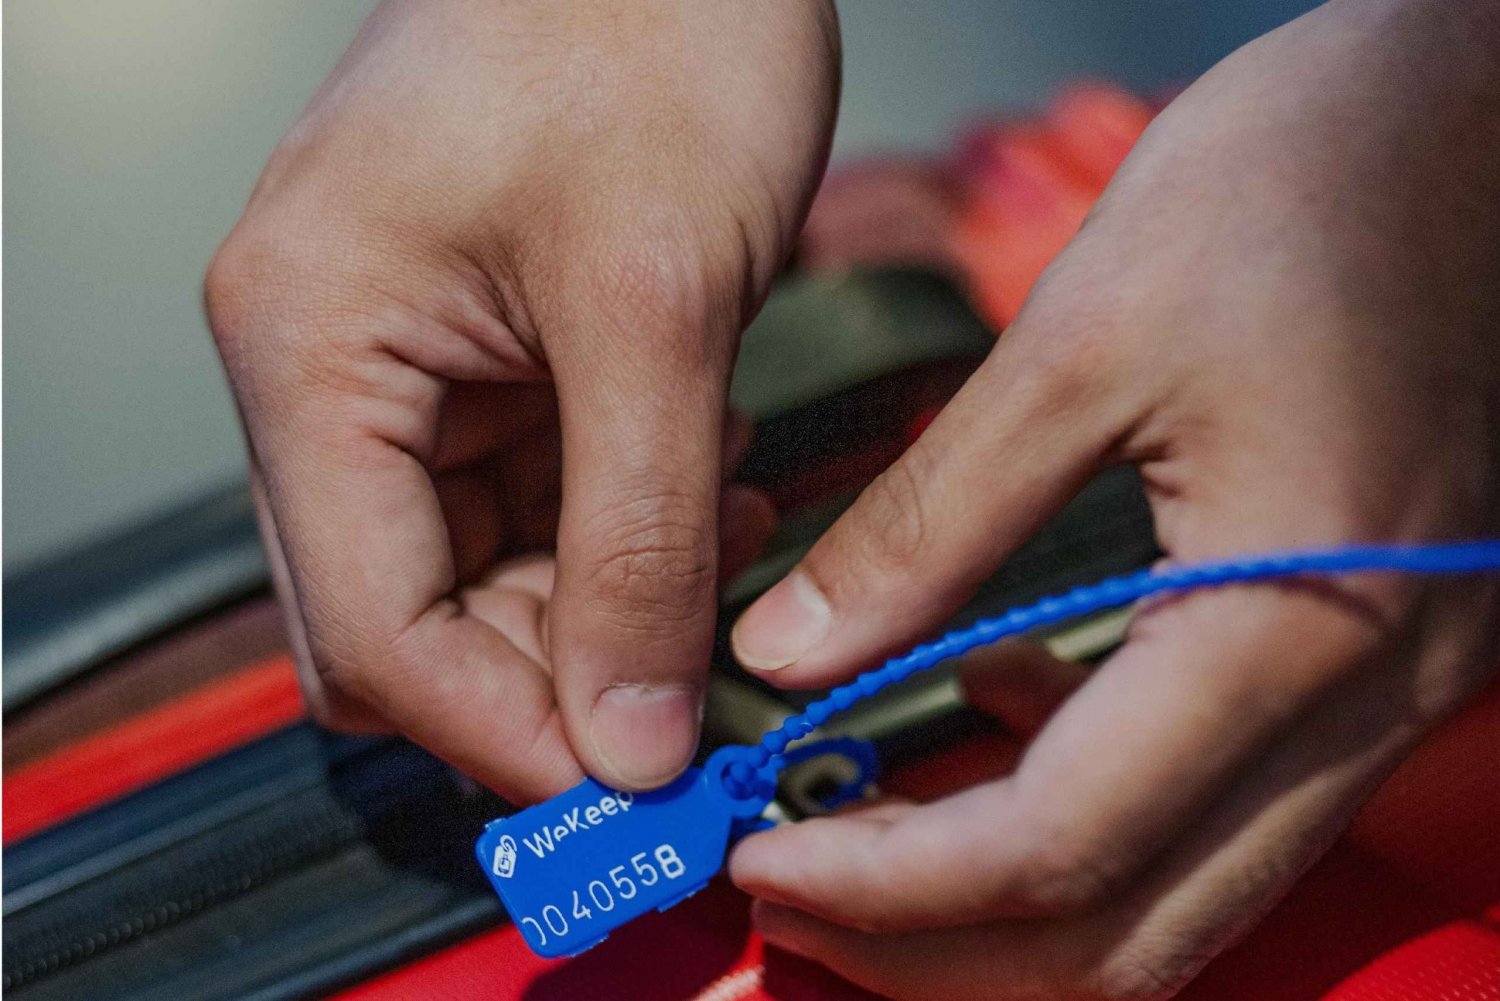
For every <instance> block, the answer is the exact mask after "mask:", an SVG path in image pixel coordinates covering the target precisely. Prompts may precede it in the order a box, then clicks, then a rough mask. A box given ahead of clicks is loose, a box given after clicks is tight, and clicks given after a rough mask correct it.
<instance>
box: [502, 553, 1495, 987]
mask: <svg viewBox="0 0 1500 1001" xmlns="http://www.w3.org/2000/svg"><path fill="white" fill-rule="evenodd" d="M1497 569H1500V541H1484V542H1458V543H1447V544H1439V545H1428V546H1407V545H1396V546H1343V547H1338V548H1334V549H1319V550H1303V551H1297V552H1287V553H1271V554H1266V555H1260V556H1249V557H1244V558H1240V559H1234V560H1226V561H1222V562H1216V563H1201V564H1194V565H1187V566H1167V567H1161V568H1156V569H1151V570H1142V571H1140V572H1139V573H1135V574H1130V575H1127V576H1124V577H1115V578H1111V579H1109V580H1106V581H1103V582H1101V583H1098V584H1093V585H1089V586H1086V587H1080V588H1075V589H1074V590H1072V591H1069V592H1067V593H1066V594H1062V595H1058V596H1056V597H1052V598H1043V599H1042V600H1041V601H1038V602H1036V603H1035V604H1032V605H1027V606H1023V607H1021V608H1015V609H1012V610H1011V611H1009V612H1006V613H1005V614H1004V615H1001V616H998V617H997V618H992V619H983V620H981V621H979V622H977V623H975V624H974V625H972V626H970V627H968V628H967V629H962V630H959V631H957V632H953V633H949V634H948V635H946V636H944V637H942V638H941V639H938V640H936V641H934V642H932V643H926V644H923V645H922V646H919V647H917V648H916V649H914V650H912V651H911V652H910V653H907V654H905V655H903V656H900V657H894V658H892V659H891V660H888V661H886V662H885V664H884V665H883V666H881V667H879V668H877V669H875V670H873V671H867V672H866V673H864V674H862V675H860V676H859V677H858V678H856V679H855V680H854V681H852V682H850V683H849V684H847V685H843V686H841V687H839V688H835V689H833V691H831V692H829V693H828V695H827V696H826V697H824V698H822V699H819V700H818V701H816V702H814V703H812V704H811V705H809V706H808V707H807V708H806V709H804V710H803V711H802V712H800V713H797V714H795V715H792V716H789V717H788V718H787V719H786V720H785V721H784V722H783V723H782V724H781V726H779V727H777V728H776V729H774V730H772V731H771V732H769V733H767V734H766V735H765V737H763V738H762V739H761V742H760V743H759V744H757V745H755V746H754V747H742V746H738V745H733V746H729V747H724V748H721V749H719V750H718V751H715V752H714V754H713V755H712V756H711V757H710V758H709V759H708V761H707V762H706V763H705V764H704V766H703V767H702V768H689V769H688V770H687V771H685V772H684V773H683V774H682V775H681V776H679V777H678V778H677V780H676V781H674V782H672V783H671V784H669V785H666V786H663V787H662V788H660V789H654V790H652V791H651V792H643V793H633V794H632V793H628V792H617V791H615V790H613V789H610V788H609V787H608V786H604V785H601V784H600V783H598V782H596V781H594V780H593V779H588V780H586V781H584V782H583V783H582V784H580V785H577V786H575V787H573V788H572V789H570V790H568V791H567V792H565V793H563V794H561V795H560V796H555V797H553V798H552V799H549V800H547V801H546V802H545V803H540V804H538V805H536V806H533V807H531V808H530V809H527V810H522V811H521V812H520V813H517V814H514V815H512V816H509V817H503V818H501V819H499V820H495V821H492V822H491V823H490V824H489V825H488V826H487V827H486V828H485V830H484V833H483V834H482V835H480V837H479V841H478V842H477V843H476V845H475V852H476V854H477V855H478V857H479V864H480V865H481V866H482V867H483V868H484V871H485V875H486V876H488V877H489V880H490V883H491V884H492V885H493V886H494V887H495V891H496V892H497V893H498V894H499V895H500V899H501V901H503V902H504V904H505V908H506V910H508V911H509V912H510V915H511V917H512V919H514V921H515V923H516V925H517V926H518V927H519V928H520V930H521V935H522V937H523V938H525V940H526V944H527V945H529V946H531V948H532V950H533V951H535V952H536V953H537V954H538V955H541V956H546V957H557V956H571V955H574V954H576V953H579V952H582V951H583V950H585V949H588V948H589V947H591V946H594V945H597V944H598V943H600V942H602V941H603V940H604V939H605V938H606V937H607V936H608V935H609V933H610V932H611V931H613V930H614V929H616V928H618V927H620V926H621V925H623V924H625V923H626V922H627V921H630V920H632V919H633V918H637V917H639V916H640V915H642V914H645V913H646V912H647V911H651V910H665V909H666V908H668V907H671V906H672V905H673V904H676V903H678V902H680V901H682V900H684V899H686V898H687V897H689V896H691V895H692V894H694V893H695V892H697V891H698V890H700V889H702V888H703V887H704V885H706V884H707V883H708V881H709V880H710V879H711V878H713V876H714V875H716V874H717V873H718V872H719V870H720V869H722V868H723V866H724V858H725V856H726V854H727V853H728V850H729V846H730V845H731V844H732V843H733V841H734V840H735V839H737V838H739V837H743V836H744V835H746V834H748V833H750V832H752V831H754V830H756V829H758V828H760V827H764V826H766V822H765V821H763V820H761V819H760V817H761V813H762V812H763V811H764V810H765V808H766V807H767V806H768V805H770V803H771V800H772V798H773V797H774V796H775V792H776V778H777V775H778V773H779V772H780V771H781V769H782V768H784V767H785V766H786V765H788V764H791V763H793V762H794V761H798V760H804V759H806V758H808V757H812V756H814V755H816V754H820V753H835V754H842V755H844V756H846V757H849V758H850V759H851V760H853V761H854V762H855V764H856V766H857V767H858V770H859V777H858V778H857V779H856V780H855V781H854V782H852V783H850V784H849V785H848V786H846V787H843V788H841V789H839V790H837V791H836V792H835V794H834V796H833V797H832V800H831V801H830V802H829V803H827V804H826V805H829V806H832V805H835V803H836V802H846V801H848V800H850V799H853V798H857V796H858V795H859V794H860V793H861V791H862V789H863V787H864V786H865V785H867V783H868V781H869V780H870V779H871V778H872V777H873V771H874V767H875V760H874V752H873V749H872V748H870V747H869V745H868V744H864V743H863V742H861V741H854V740H852V739H850V738H835V739H832V740H828V741H820V742H818V743H815V744H801V745H797V746H795V747H794V746H792V745H793V743H794V742H795V741H798V740H800V739H801V738H803V737H805V736H807V735H808V734H810V733H812V731H813V730H815V729H817V728H818V727H819V726H821V725H822V724H823V723H825V722H826V721H827V720H828V719H829V718H830V717H831V716H833V715H834V714H835V713H838V712H840V711H842V710H844V709H847V708H849V707H850V706H851V705H853V704H854V703H855V702H858V701H859V700H860V699H864V698H868V697H869V696H871V695H874V694H875V693H876V692H879V691H881V690H883V689H885V688H886V687H887V686H889V685H893V684H896V683H897V682H900V681H903V680H905V679H906V678H908V677H910V676H911V675H913V674H915V673H917V672H918V671H923V670H926V669H927V668H930V667H933V666H935V665H937V664H940V663H942V662H943V661H946V660H949V659H951V658H953V657H957V656H959V655H961V654H964V653H967V652H968V651H970V650H973V649H974V648H976V647H980V646H985V645H987V644H990V643H994V642H996V641H997V640H1000V639H1004V638H1006V637H1008V636H1015V635H1017V634H1019V633H1024V632H1028V631H1030V630H1032V629H1036V628H1039V627H1042V626H1049V625H1053V624H1055V623H1058V622H1062V621H1064V620H1066V619H1071V618H1076V617H1077V616H1080V615H1087V614H1090V613H1093V612H1098V611H1102V610H1104V609H1107V608H1114V607H1118V606H1120V605H1127V604H1130V603H1131V602H1134V601H1138V600H1140V599H1142V598H1146V597H1151V596H1153V595H1159V594H1172V593H1182V592H1185V591H1193V590H1198V589H1201V588H1208V587H1222V586H1226V585H1230V584H1243V583H1249V582H1252V581H1260V580H1271V579H1276V578H1283V577H1291V576H1298V575H1314V574H1315V575H1329V574H1346V573H1362V572H1372V571H1381V572H1389V573H1407V574H1466V573H1479V572H1486V571H1494V570H1497Z"/></svg>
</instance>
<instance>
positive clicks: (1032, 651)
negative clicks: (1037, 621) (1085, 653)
mask: <svg viewBox="0 0 1500 1001" xmlns="http://www.w3.org/2000/svg"><path fill="white" fill-rule="evenodd" d="M1088 676H1089V668H1088V667H1087V666H1085V665H1083V664H1076V663H1073V662H1072V661H1067V660H1063V659H1061V658H1059V657H1054V656H1053V655H1052V654H1051V653H1050V652H1048V650H1047V648H1046V647H1044V646H1042V645H1040V644H1038V643H1029V642H1024V641H1020V642H1008V643H1001V644H999V645H997V646H993V647H981V648H980V649H978V650H975V651H974V652H973V653H971V654H969V655H968V656H967V657H965V658H964V659H963V662H962V663H961V664H960V665H959V671H958V678H959V683H960V684H961V685H962V686H963V693H964V698H965V699H966V700H967V701H968V703H969V704H970V705H972V706H974V707H975V708H976V709H980V710H982V711H984V712H987V713H989V714H990V715H991V716H994V717H995V718H996V719H998V720H999V721H1000V722H1002V723H1004V724H1005V725H1006V726H1008V727H1009V728H1010V729H1011V730H1012V731H1013V732H1014V733H1015V734H1016V735H1017V736H1019V737H1023V738H1028V737H1031V736H1032V735H1033V734H1035V733H1036V732H1037V731H1039V730H1041V728H1042V726H1043V724H1045V723H1046V722H1047V720H1048V719H1050V718H1051V717H1052V714H1053V713H1055V712H1056V711H1057V709H1058V707H1059V706H1061V705H1062V704H1063V702H1065V701H1067V698H1068V696H1070V695H1072V694H1073V693H1074V692H1075V691H1077V689H1078V686H1080V685H1082V684H1083V683H1084V681H1086V680H1087V679H1088Z"/></svg>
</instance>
